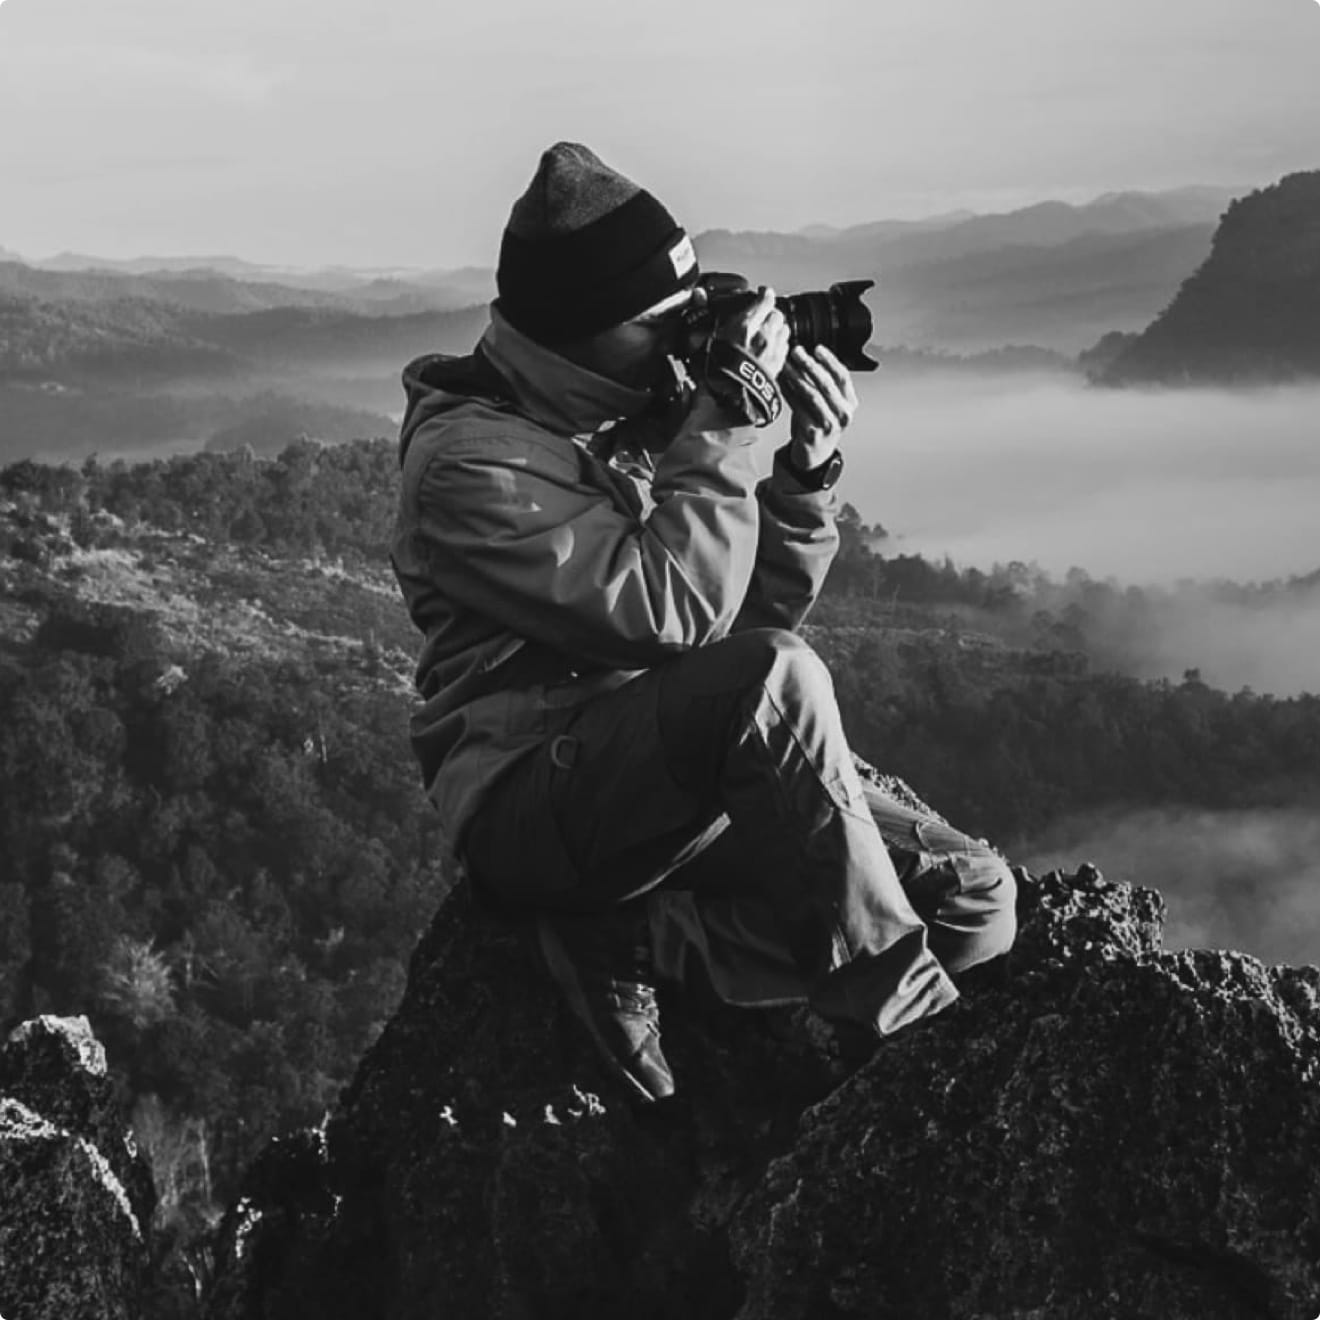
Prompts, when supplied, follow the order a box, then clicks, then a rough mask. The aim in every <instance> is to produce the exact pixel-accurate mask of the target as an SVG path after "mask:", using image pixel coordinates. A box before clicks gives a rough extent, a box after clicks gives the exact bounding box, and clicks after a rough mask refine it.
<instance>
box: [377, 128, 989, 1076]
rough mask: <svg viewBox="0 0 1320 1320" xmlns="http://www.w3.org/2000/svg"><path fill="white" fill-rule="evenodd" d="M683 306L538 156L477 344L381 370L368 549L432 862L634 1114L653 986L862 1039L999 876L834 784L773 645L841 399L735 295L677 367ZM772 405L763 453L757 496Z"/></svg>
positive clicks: (812, 660) (795, 653)
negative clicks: (548, 979) (784, 402)
mask: <svg viewBox="0 0 1320 1320" xmlns="http://www.w3.org/2000/svg"><path fill="white" fill-rule="evenodd" d="M697 281H698V268H697V262H696V259H695V255H694V253H693V251H692V246H691V242H690V240H689V239H688V237H687V235H686V234H685V233H684V232H683V230H682V229H681V228H680V227H679V226H678V224H677V223H676V222H675V221H674V219H673V217H672V216H671V215H670V214H669V212H668V211H667V210H666V209H665V208H664V207H663V206H662V205H661V204H660V202H658V201H657V200H656V199H655V198H654V197H652V196H651V195H650V194H649V193H647V192H645V191H644V190H643V189H641V188H639V187H638V186H637V185H636V184H635V183H633V182H632V181H631V180H629V179H627V178H625V177H624V176H623V175H621V174H619V173H617V172H616V171H614V170H612V169H611V168H610V167H609V166H607V165H605V164H604V163H603V162H602V161H601V160H600V159H599V158H598V157H596V156H595V155H594V154H593V153H592V152H590V151H588V150H587V149H586V148H585V147H582V146H579V145H576V144H573V143H564V142H561V143H558V144H557V145H555V146H553V147H551V148H550V149H549V150H548V151H546V152H545V153H544V155H543V156H542V158H541V161H540V164H539V167H538V169H537V171H536V175H535V177H534V178H533V180H532V182H531V185H530V186H529V187H528V189H527V191H526V192H525V193H524V194H523V196H522V197H521V198H519V200H518V201H517V202H516V203H515V204H514V207H513V210H512V213H511V215H510V218H509V222H508V226H507V228H506V230H505V233H504V238H503V243H502V246H501V251H500V260H499V269H498V275H497V282H498V288H499V298H498V299H497V301H496V302H495V303H494V304H493V306H492V309H491V323H490V326H489V328H488V329H487V330H486V332H485V334H484V336H483V338H482V340H481V342H480V344H479V345H478V347H477V349H476V351H475V352H474V353H473V354H472V356H470V357H466V358H460V359H446V358H443V357H435V356H432V357H426V358H422V359H419V360H418V361H416V362H414V363H412V364H411V365H410V366H409V367H408V368H407V370H406V371H405V373H404V382H405V386H406V388H407V391H408V410H407V414H406V416H405V419H404V423H403V428H402V440H401V463H402V469H403V483H402V499H401V505H400V515H399V523H398V528H397V534H396V538H395V541H394V550H393V555H392V561H393V564H394V567H395V571H396V573H397V575H398V578H399V581H400V584H401V587H402V589H403V592H404V596H405V598H406V600H407V603H408V607H409V609H410V611H411V614H412V617H413V619H414V621H415V622H416V624H417V625H418V627H419V628H420V629H421V630H422V631H423V633H424V634H425V637H426V642H425V646H424V649H423V652H422V655H421V659H420V662H419V665H418V675H417V681H418V687H419V690H420V693H421V696H422V698H423V699H424V704H423V705H422V707H421V709H420V710H419V711H418V713H417V714H416V716H415V717H414V720H413V726H412V731H413V743H414V747H415V750H416V752H417V754H418V757H419V759H420V761H421V765H422V769H423V773H424V776H425V779H426V783H427V787H428V792H429V793H430V796H431V798H432V800H433V801H434V802H435V804H436V806H437V807H438V809H439V811H440V814H441V819H442V822H443V830H444V835H445V842H446V847H447V849H448V850H449V852H450V853H451V855H452V860H454V861H455V862H456V863H457V864H458V865H459V866H460V867H461V868H462V870H463V872H464V873H465V874H466V876H467V877H468V880H469V882H470V883H471V884H472V885H473V886H474V887H475V889H476V890H477V892H479V893H480V894H483V895H485V896H486V897H487V898H488V899H490V900H491V901H492V902H494V903H497V904H498V905H499V906H500V907H501V908H503V909H504V910H506V911H509V912H512V913H519V914H526V915H529V916H534V917H535V918H536V921H537V935H538V944H539V948H540V951H541V955H542V957H543V959H544V961H545V964H546V967H547V968H548V970H549V972H550V974H551V975H552V976H553V978H554V979H555V981H556V982H557V983H558V984H559V986H560V988H561V989H562V991H563V992H564V993H565V995H566V996H567V998H568V1001H569V1003H570V1005H571V1006H572V1008H573V1010H574V1012H575V1014H576V1015H577V1017H578V1018H579V1019H580V1020H581V1021H582V1023H583V1024H584V1025H585V1026H586V1027H587V1029H588V1030H589V1032H590V1034H591V1035H592V1037H593V1038H594V1040H595V1041H596V1043H597V1045H598V1046H599V1047H600V1049H601V1051H602V1053H603V1055H604V1057H605V1058H606V1059H607V1060H608V1061H609V1062H610V1064H611V1065H612V1066H613V1068H614V1069H615V1071H616V1073H617V1074H618V1075H619V1077H620V1078H622V1079H623V1080H624V1081H625V1082H626V1083H627V1084H628V1086H629V1087H630V1089H631V1090H632V1092H633V1093H634V1095H635V1096H636V1097H638V1098H639V1099H641V1100H643V1101H650V1100H658V1099H662V1098H664V1097H665V1096H667V1095H669V1094H670V1093H671V1092H672V1091H673V1089H674V1081H673V1076H672V1073H671V1071H670V1068H669V1065H668V1063H667V1062H666V1060H665V1057H664V1054H663V1052H662V1050H661V1048H660V1035H659V1016H658V1010H657V1007H656V1000H655V994H654V989H655V986H656V984H657V983H658V982H659V981H661V980H665V979H672V980H676V981H682V980H685V979H687V978H690V977H693V976H696V975H702V976H704V977H705V978H706V980H707V982H708V983H709V984H710V985H711V986H713V987H714V989H715V991H716V992H717V993H718V994H719V995H720V996H721V997H722V998H723V999H725V1000H726V1001H728V1002H731V1003H737V1004H745V1005H757V1004H771V1003H785V1002H793V1001H802V1000H806V1001H807V1002H809V1003H810V1005H811V1006H812V1007H813V1008H814V1009H815V1010H816V1011H817V1012H818V1013H819V1014H821V1015H822V1016H823V1017H825V1018H827V1019H831V1020H834V1021H837V1022H845V1023H853V1024H859V1025H861V1026H862V1027H864V1028H865V1029H866V1030H867V1031H868V1032H870V1033H873V1034H879V1035H885V1034H888V1033H891V1032H893V1031H896V1030H898V1029H899V1028H901V1027H902V1026H904V1025H906V1024H908V1023H911V1022H914V1021H917V1020H918V1019H920V1018H922V1017H925V1016H927V1015H929V1014H932V1013H936V1012H938V1011H939V1010H940V1009H942V1008H944V1007H946V1006H947V1005H948V1004H950V1003H952V1002H953V1000H954V999H956V998H957V993H958V992H957V990H956V989H955V988H954V985H953V982H952V981H951V979H950V974H951V973H957V972H958V971H960V970H962V969H964V968H966V967H968V966H971V965H972V964H973V963H975V962H979V961H982V960H984V959H986V958H989V957H993V956H994V955H996V954H998V953H1002V952H1003V951H1004V950H1006V949H1007V948H1008V946H1009V945H1010V944H1011V943H1012V940H1013V935H1014V919H1013V883H1012V878H1011V876H1010V874H1009V871H1008V868H1007V867H1006V866H1005V865H1004V864H1003V862H1002V860H1001V859H999V858H998V857H997V856H996V855H995V854H994V853H992V852H991V851H990V850H989V849H988V848H987V847H985V846H984V845H983V844H978V843H974V842H973V841H972V840H970V839H967V838H966V837H965V836H963V835H961V834H958V833H957V832H956V831H954V830H951V829H949V828H948V827H946V826H944V825H942V824H941V823H940V822H937V821H934V820H930V819H926V818H924V817H922V816H919V815H918V814H916V813H914V812H909V811H905V810H904V809H903V808H901V807H899V806H898V804H896V803H893V802H891V801H889V800H888V799H886V798H884V797H883V796H882V795H881V794H879V793H878V792H877V791H875V790H874V789H873V788H871V787H869V786H867V785H864V784H863V783H862V782H861V780H860V778H859V776H858V774H857V771H856V769H855V767H854V764H853V761H852V757H851V754H850V752H849V750H848V747H847V744H846V742H845V740H844V735H843V730H842V727H841V725H840V721H839V714H838V710H837V707H836V705H835V701H834V695H833V690H832V687H831V684H830V678H829V675H828V673H827V671H826V670H825V668H824V666H823V664H822V663H821V662H820V660H819V659H818V658H817V657H816V656H815V654H814V653H813V652H812V651H811V650H810V648H809V647H808V646H807V645H806V644H805V643H804V642H803V641H802V640H801V639H800V638H799V637H798V636H797V635H796V633H795V632H794V631H793V630H794V629H795V628H796V627H797V626H798V624H799V623H800V622H801V621H802V619H803V617H804V615H805V614H806V612H807V610H808V609H809V608H810V606H811V604H812V602H813V601H814V599H815V597H816V595H817V593H818V591H819V589H820V586H821V583H822V582H823V580H824V577H825V573H826V570H827V569H828V567H829V564H830V560H831V558H832V557H833V555H834V552H835V549H836V547H837V543H838V536H837V533H836V531H835V526H834V518H835V511H836V497H835V496H834V494H833V492H832V490H831V487H832V485H833V482H834V481H835V480H836V479H837V476H838V470H839V467H840V463H841V458H840V455H839V453H838V442H839V439H840V436H841V433H842V431H843V429H844V428H845V427H846V426H847V425H848V423H849V422H850V421H851V419H852V417H853V415H854V413H855V412H856V409H857V395H856V393H855V391H854V388H853V384H852V381H851V379H850V377H849V374H848V372H847V370H846V369H845V368H844V367H843V366H842V365H841V364H840V362H839V361H838V359H837V358H836V357H835V356H834V355H833V354H831V353H830V352H829V351H828V349H826V348H823V347H821V348H817V349H816V350H815V351H814V352H813V353H807V352H805V351H803V349H802V348H801V347H800V346H797V347H793V348H792V349H791V351H790V345H789V342H788V338H789V337H788V329H787V326H786V324H785V321H784V318H783V316H782V314H781V313H780V312H779V311H778V310H777V309H776V307H775V304H774V295H773V293H772V292H771V291H770V290H765V289H763V290H761V291H760V294H759V296H757V297H756V298H755V299H754V300H753V301H751V302H750V305H747V306H745V307H744V308H743V309H742V310H741V311H739V312H737V313H736V314H734V315H731V316H729V317H727V318H726V319H725V320H724V321H723V323H721V324H720V325H719V326H718V328H716V329H715V331H714V333H713V335H709V336H707V342H705V343H704V344H693V343H692V342H690V339H689V336H690V335H691V333H692V332H691V331H690V329H689V323H688V322H687V321H686V320H685V319H684V312H685V311H686V310H687V305H688V303H689V301H690V300H691V299H692V297H693V296H694V294H693V290H694V287H695V286H696V285H697ZM676 356H677V357H685V358H687V359H688V361H689V363H690V364H691V374H692V375H694V376H695V377H696V379H695V381H693V380H691V379H689V380H687V381H685V382H684V381H683V380H682V379H681V374H680V375H676V371H675V362H674V359H675V357H676ZM776 380H777V381H778V382H779V384H780V385H781V386H782V387H783V389H784V390H785V392H786V393H787V395H788V398H789V401H790V403H791V422H790V438H789V442H788V444H786V445H784V446H783V447H782V448H780V449H779V450H778V451H777V452H776V453H775V454H774V458H773V462H772V463H770V464H769V465H768V466H769V467H770V471H769V475H768V476H766V477H765V478H764V479H758V459H759V458H760V457H761V454H760V451H761V449H762V446H763V444H764V441H765V438H766V437H767V436H768V435H769V434H770V428H769V427H767V426H763V425H752V424H751V423H764V422H766V421H767V420H768V418H769V417H770V416H772V415H773V413H774V412H775V411H776V410H777V407H778V404H779V391H778V388H777V387H776V386H775V385H774V384H773V382H775V381H776ZM749 381H751V382H756V383H757V385H758V386H759V387H760V388H757V389H754V388H753V386H751V385H748V384H747V382H749ZM767 457H768V455H767ZM882 828H883V830H884V831H885V838H887V839H888V841H889V843H890V844H891V846H893V847H894V849H895V850H896V851H895V854H894V855H895V857H897V858H898V859H899V861H900V864H901V866H902V868H903V872H904V874H903V878H902V881H900V877H899V875H898V873H897V872H896V869H895V865H894V862H893V861H892V860H891V856H890V853H889V851H887V849H886V842H885V838H882V835H881V829H882ZM905 885H906V886H907V888H906V889H905V887H904V886H905Z"/></svg>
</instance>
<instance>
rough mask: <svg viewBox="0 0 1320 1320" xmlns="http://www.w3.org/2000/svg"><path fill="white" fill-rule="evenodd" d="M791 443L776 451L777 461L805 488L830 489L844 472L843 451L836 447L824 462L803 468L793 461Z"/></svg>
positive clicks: (810, 489) (811, 489)
mask: <svg viewBox="0 0 1320 1320" xmlns="http://www.w3.org/2000/svg"><path fill="white" fill-rule="evenodd" d="M791 448H792V446H791V445H784V446H783V447H782V448H781V449H777V450H776V451H775V462H776V463H778V464H779V466H780V467H782V468H783V469H784V471H785V472H787V473H788V475H789V476H791V477H792V478H793V480H794V481H796V482H797V483H798V485H799V486H801V487H802V488H803V489H804V490H809V491H821V490H829V489H830V488H831V487H832V486H833V485H834V484H835V482H837V481H838V479H839V477H840V476H841V475H842V473H843V453H842V452H841V451H840V450H838V449H836V450H835V451H834V452H833V453H832V454H831V455H830V456H829V458H827V459H826V460H825V461H824V462H823V463H819V464H817V465H816V466H815V467H814V468H808V469H806V470H803V469H802V468H800V467H798V466H797V464H796V463H794V462H793V459H792V457H791V452H790V451H791Z"/></svg>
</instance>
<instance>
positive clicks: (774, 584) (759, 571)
mask: <svg viewBox="0 0 1320 1320" xmlns="http://www.w3.org/2000/svg"><path fill="white" fill-rule="evenodd" d="M756 496H757V502H758V503H759V505H760V512H761V519H760V538H759V541H758V543H757V550H756V567H755V569H754V571H753V573H752V579H751V582H750V584H749V586H748V589H747V595H746V597H745V598H744V600H743V605H742V609H741V610H740V611H739V613H738V616H737V618H736V619H735V620H734V624H733V629H732V631H738V630H741V629H744V628H786V629H788V630H790V631H792V630H794V629H796V628H797V626H798V625H799V624H800V623H801V622H802V620H803V619H804V618H806V615H807V612H808V610H810V609H811V607H812V605H813V604H815V601H816V597H817V596H818V595H820V589H821V587H822V586H823V585H824V582H825V575H826V574H827V573H828V572H829V568H830V564H831V563H833V561H834V555H835V552H836V551H837V550H838V548H839V532H838V528H837V527H836V526H835V517H836V515H837V513H838V508H839V500H838V495H837V494H836V493H835V492H834V491H832V490H829V491H809V490H803V488H802V486H801V485H800V484H799V483H798V482H797V481H795V480H794V479H793V476H792V474H791V473H788V472H785V471H784V470H783V468H781V467H780V466H779V464H777V463H776V464H775V466H774V468H773V469H772V471H771V474H770V475H769V476H768V477H767V478H766V479H765V480H764V481H762V482H761V484H760V485H759V486H758V487H757V491H756Z"/></svg>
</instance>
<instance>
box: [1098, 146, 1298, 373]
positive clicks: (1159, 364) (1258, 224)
mask: <svg viewBox="0 0 1320 1320" xmlns="http://www.w3.org/2000/svg"><path fill="white" fill-rule="evenodd" d="M1317 375H1320V170H1313V171H1311V172H1309V173H1305V174H1292V175H1289V176H1288V177H1287V178H1285V179H1283V180H1281V181H1280V182H1279V183H1276V184H1275V185H1274V186H1273V187H1270V188H1264V189H1261V190H1260V191H1258V192H1253V193H1252V194H1251V195H1250V196H1248V197H1244V198H1241V199H1239V200H1238V201H1235V202H1234V203H1233V204H1232V205H1231V206H1230V207H1229V208H1228V211H1227V212H1226V214H1225V215H1224V218H1223V220H1222V222H1221V223H1220V226H1219V229H1218V230H1217V231H1216V233H1215V237H1214V245H1213V247H1212V250H1211V252H1210V255H1209V257H1207V258H1206V260H1205V262H1204V264H1203V265H1202V266H1201V267H1200V268H1199V269H1198V270H1197V271H1196V273H1195V274H1194V275H1192V276H1191V277H1190V278H1189V279H1187V280H1186V281H1185V282H1184V283H1183V285H1182V287H1181V288H1180V289H1179V291H1178V294H1177V296H1176V297H1175V298H1174V299H1173V301H1172V302H1171V303H1170V304H1169V306H1168V307H1167V308H1165V310H1164V311H1163V312H1162V313H1161V314H1160V316H1159V317H1157V318H1156V320H1155V321H1154V323H1153V324H1152V325H1151V326H1150V327H1149V328H1148V329H1147V330H1146V331H1145V333H1144V334H1142V335H1140V336H1139V337H1138V338H1137V339H1136V340H1135V341H1134V342H1132V343H1130V344H1128V345H1127V346H1126V347H1125V348H1124V349H1123V351H1122V352H1121V353H1120V354H1119V355H1118V357H1117V359H1116V360H1115V361H1114V362H1113V363H1112V364H1111V365H1110V366H1109V368H1108V370H1107V371H1106V372H1105V373H1104V377H1103V378H1104V379H1105V380H1107V381H1109V382H1111V383H1115V384H1127V383H1136V382H1142V381H1160V382H1166V383H1173V384H1183V383H1190V382H1207V381H1215V382H1244V383H1251V382H1263V381H1279V380H1294V379H1298V378H1307V377H1314V376H1317Z"/></svg>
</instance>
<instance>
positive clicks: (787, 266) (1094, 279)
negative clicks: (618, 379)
mask: <svg viewBox="0 0 1320 1320" xmlns="http://www.w3.org/2000/svg"><path fill="white" fill-rule="evenodd" d="M1233 195H1234V190H1232V189H1228V188H1210V187H1205V188H1184V189H1177V190H1174V191H1172V192H1166V193H1135V192H1124V193H1109V194H1106V195H1104V196H1102V197H1098V198H1096V199H1095V200H1094V201H1093V202H1090V203H1088V204H1086V205H1085V206H1072V205H1069V204H1068V203H1065V202H1042V203H1040V204H1038V205H1036V206H1029V207H1025V208H1022V209H1020V210H1017V211H1012V212H1008V213H1006V214H1004V215H979V216H972V217H970V218H966V217H960V216H958V215H956V214H955V215H952V216H946V217H936V218H934V219H932V220H930V221H922V222H915V223H914V222H905V221H879V222H876V223H874V224H866V225H857V226H854V227H852V228H850V229H843V230H838V231H832V232H829V233H825V232H822V231H819V230H817V231H813V232H810V233H807V232H801V233H797V234H776V233H733V232H730V231H728V230H709V231H707V232H706V233H703V234H701V235H699V236H698V238H697V240H696V246H697V250H698V253H699V254H700V257H701V260H702V264H703V265H704V266H706V267H707V268H709V269H713V270H736V271H740V272H742V273H743V274H745V275H747V276H748V277H749V278H752V279H755V280H757V281H758V282H764V283H769V284H772V285H774V287H775V288H776V289H778V290H780V291H781V292H784V293H789V292H796V291H799V290H802V289H809V288H822V287H826V286H828V285H829V284H831V283H833V282H834V281H835V280H839V279H845V278H858V277H868V276H869V277H871V278H874V279H876V280H877V281H878V285H879V287H878V288H877V289H876V290H875V292H874V293H873V294H871V295H870V297H869V299H868V301H869V305H870V306H871V308H872V311H873V313H874V316H875V321H876V333H875V338H876V341H877V342H879V343H893V344H902V345H906V346H909V347H926V348H946V349H954V350H958V351H961V352H984V351H987V350H990V349H993V348H996V347H1000V346H1003V345H1005V344H1009V343H1014V342H1017V343H1033V344H1039V345H1041V346H1043V347H1046V348H1050V349H1053V350H1055V351H1060V352H1067V353H1077V352H1079V351H1080V350H1081V349H1083V348H1085V347H1086V346H1088V345H1089V344H1091V343H1093V342H1094V341H1095V339H1096V338H1097V337H1098V336H1099V335H1100V334H1102V333H1104V332H1105V331H1106V330H1113V329H1132V330H1135V329H1138V328H1140V327H1141V326H1143V325H1145V324H1146V322H1147V321H1149V319H1150V317H1151V316H1153V315H1154V314H1155V312H1156V310H1158V309H1159V308H1160V307H1162V306H1164V304H1165V303H1166V302H1167V301H1168V299H1169V298H1170V297H1171V296H1172V294H1173V291H1174V290H1175V289H1176V288H1177V286H1178V282H1179V281H1180V280H1181V279H1183V278H1184V277H1185V276H1186V275H1187V274H1188V273H1189V272H1190V271H1192V270H1194V269H1195V267H1196V264H1197V263H1198V262H1199V261H1200V260H1202V259H1203V258H1204V256H1205V254H1206V252H1207V251H1208V250H1209V244H1210V236H1211V234H1212V233H1213V232H1214V223H1215V221H1216V220H1217V218H1218V216H1219V214H1220V212H1221V211H1222V210H1223V209H1224V207H1225V206H1227V205H1228V203H1229V201H1230V200H1231V199H1232V197H1233Z"/></svg>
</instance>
